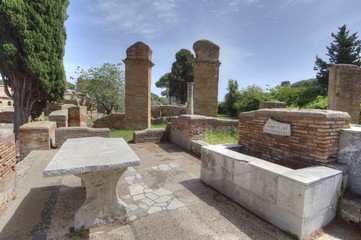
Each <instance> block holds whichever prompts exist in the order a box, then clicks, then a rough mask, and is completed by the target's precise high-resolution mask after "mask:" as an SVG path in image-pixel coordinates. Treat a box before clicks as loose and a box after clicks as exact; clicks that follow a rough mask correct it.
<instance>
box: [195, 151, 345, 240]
mask: <svg viewBox="0 0 361 240" xmlns="http://www.w3.org/2000/svg"><path fill="white" fill-rule="evenodd" d="M237 149H239V147H238V148H237V147H236V146H234V145H211V146H205V147H202V154H201V181H203V182H204V183H206V184H208V185H210V186H211V187H213V188H215V189H217V190H218V191H220V192H221V193H223V194H224V195H226V196H227V197H229V198H231V199H233V200H234V201H236V202H237V203H239V204H241V205H242V206H244V207H246V208H247V209H249V210H250V211H252V212H254V213H255V214H257V215H258V216H260V217H262V218H263V219H265V220H267V221H269V222H270V223H272V224H274V225H275V226H277V227H279V228H281V229H283V230H285V231H289V232H291V233H293V234H296V235H297V236H298V237H299V238H300V239H304V238H306V237H307V236H308V235H310V234H312V233H313V232H314V231H316V230H318V229H319V228H321V227H323V226H325V225H326V224H328V223H329V222H330V221H331V220H332V219H333V218H334V217H335V213H336V204H337V197H338V195H339V193H340V189H341V181H342V171H339V170H335V169H331V168H328V167H324V166H314V167H309V168H304V169H298V170H293V169H290V168H287V167H284V166H280V165H277V164H274V163H270V162H267V161H264V160H261V159H257V158H255V157H250V156H247V155H245V154H242V153H238V152H237V151H235V150H237ZM237 155H238V156H237ZM232 162H233V164H232ZM232 170H233V174H229V171H232ZM232 175H233V180H232Z"/></svg>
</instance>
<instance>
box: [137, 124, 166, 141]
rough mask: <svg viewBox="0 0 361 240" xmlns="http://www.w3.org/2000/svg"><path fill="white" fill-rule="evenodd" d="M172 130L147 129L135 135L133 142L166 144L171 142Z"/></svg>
mask: <svg viewBox="0 0 361 240" xmlns="http://www.w3.org/2000/svg"><path fill="white" fill-rule="evenodd" d="M169 132H170V129H169V128H168V129H166V128H147V129H145V130H142V131H135V132H134V133H133V142H135V143H141V142H164V141H168V140H169Z"/></svg>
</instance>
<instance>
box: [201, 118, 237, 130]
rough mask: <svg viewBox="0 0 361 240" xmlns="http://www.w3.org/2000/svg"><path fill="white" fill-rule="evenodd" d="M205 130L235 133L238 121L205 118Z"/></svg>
mask: <svg viewBox="0 0 361 240" xmlns="http://www.w3.org/2000/svg"><path fill="white" fill-rule="evenodd" d="M207 128H210V129H214V130H222V131H225V132H230V133H231V132H232V133H233V132H237V130H238V120H236V119H234V120H233V119H219V118H211V117H209V118H207Z"/></svg>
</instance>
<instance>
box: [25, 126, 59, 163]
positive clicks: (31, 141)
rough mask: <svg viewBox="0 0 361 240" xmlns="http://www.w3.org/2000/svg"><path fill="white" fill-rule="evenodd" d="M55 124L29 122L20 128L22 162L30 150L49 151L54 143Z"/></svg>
mask: <svg viewBox="0 0 361 240" xmlns="http://www.w3.org/2000/svg"><path fill="white" fill-rule="evenodd" d="M55 128H56V123H55V122H49V121H38V122H29V123H26V124H24V125H22V126H20V130H19V143H20V159H21V160H23V159H24V158H25V157H26V156H27V155H28V154H29V153H30V152H31V151H32V150H49V149H51V147H52V144H54V143H55Z"/></svg>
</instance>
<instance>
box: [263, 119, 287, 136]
mask: <svg viewBox="0 0 361 240" xmlns="http://www.w3.org/2000/svg"><path fill="white" fill-rule="evenodd" d="M263 132H265V133H269V134H273V135H280V136H291V124H287V123H280V122H277V121H275V120H273V119H271V118H269V119H268V120H267V122H266V124H265V125H264V126H263Z"/></svg>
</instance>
